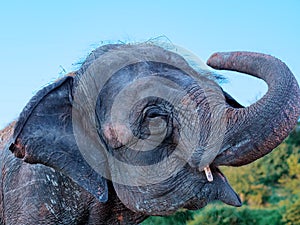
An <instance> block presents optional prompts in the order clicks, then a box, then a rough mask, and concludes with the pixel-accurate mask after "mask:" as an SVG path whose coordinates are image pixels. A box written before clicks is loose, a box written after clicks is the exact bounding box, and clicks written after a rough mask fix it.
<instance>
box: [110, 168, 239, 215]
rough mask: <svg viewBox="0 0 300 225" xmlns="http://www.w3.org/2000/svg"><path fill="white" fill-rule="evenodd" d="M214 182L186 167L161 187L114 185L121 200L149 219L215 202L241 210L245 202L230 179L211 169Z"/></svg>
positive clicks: (162, 183) (202, 173)
mask: <svg viewBox="0 0 300 225" xmlns="http://www.w3.org/2000/svg"><path fill="white" fill-rule="evenodd" d="M211 171H212V174H213V178H214V179H213V181H211V182H210V181H208V180H207V177H206V175H205V173H204V172H203V171H202V172H199V171H197V170H195V169H192V168H190V167H185V168H184V169H183V170H182V171H180V172H179V173H177V174H176V175H175V176H173V177H171V178H169V179H168V180H165V181H163V182H161V183H158V184H153V185H148V186H139V187H137V186H126V185H120V184H117V183H113V185H114V188H115V190H116V193H117V195H118V197H119V199H120V200H121V201H122V202H123V204H124V205H126V207H128V208H129V209H131V210H132V211H134V212H142V213H144V214H146V215H160V216H164V215H170V214H172V213H174V212H176V211H177V210H178V209H180V208H185V209H189V210H197V209H200V208H203V207H205V206H206V205H207V204H208V203H210V202H212V201H218V200H219V201H222V202H224V203H226V204H228V205H232V206H236V207H239V206H241V205H242V202H241V199H240V198H239V196H238V195H237V194H236V192H235V191H234V190H233V189H232V187H231V186H230V184H229V183H228V181H227V179H226V177H225V176H224V175H223V173H222V172H221V171H220V170H219V169H218V168H217V167H212V168H211Z"/></svg>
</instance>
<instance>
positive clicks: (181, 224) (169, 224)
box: [142, 210, 193, 225]
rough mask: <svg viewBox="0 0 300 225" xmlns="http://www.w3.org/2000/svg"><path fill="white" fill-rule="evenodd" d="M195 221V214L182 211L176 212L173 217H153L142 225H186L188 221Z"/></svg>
mask: <svg viewBox="0 0 300 225" xmlns="http://www.w3.org/2000/svg"><path fill="white" fill-rule="evenodd" d="M192 219H193V212H192V211H187V210H182V211H178V212H176V213H175V214H174V215H172V216H166V217H159V216H152V217H150V218H148V219H147V220H145V221H144V222H143V223H142V225H155V224H159V225H173V224H174V225H185V224H186V221H188V220H192Z"/></svg>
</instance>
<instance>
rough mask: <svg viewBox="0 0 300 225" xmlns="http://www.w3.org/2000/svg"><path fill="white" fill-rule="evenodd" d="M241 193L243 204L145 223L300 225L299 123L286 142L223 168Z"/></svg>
mask: <svg viewBox="0 0 300 225" xmlns="http://www.w3.org/2000/svg"><path fill="white" fill-rule="evenodd" d="M221 170H222V171H223V172H224V174H225V175H226V176H227V178H228V180H229V182H230V184H231V185H232V186H233V188H234V189H235V190H236V191H237V193H239V195H240V197H241V199H242V201H243V203H244V205H243V206H242V207H241V208H234V207H230V206H226V205H225V204H223V203H220V204H209V205H208V206H207V207H205V208H204V209H201V210H198V211H195V212H191V211H179V212H178V213H176V214H174V215H173V216H169V217H150V218H149V219H147V220H146V221H145V222H144V223H142V224H143V225H156V224H160V225H171V224H174V225H181V224H182V225H184V224H187V225H200V224H201V225H202V224H204V225H205V224H209V225H225V224H226V225H235V224H238V225H244V224H245V225H246V224H247V225H248V224H258V225H265V224H266V225H271V224H272V225H281V224H287V225H294V224H295V225H297V224H298V225H300V123H299V124H298V126H297V128H296V129H295V130H294V131H293V132H292V133H291V134H290V136H289V137H288V138H287V139H286V141H285V142H284V143H282V144H281V145H280V146H278V147H277V148H276V149H275V150H273V152H272V153H271V154H269V155H267V156H265V157H263V158H261V159H259V160H257V161H256V162H254V163H252V164H249V165H247V166H243V167H240V168H234V167H224V168H221Z"/></svg>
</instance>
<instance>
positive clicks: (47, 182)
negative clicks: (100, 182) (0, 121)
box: [0, 123, 146, 225]
mask: <svg viewBox="0 0 300 225" xmlns="http://www.w3.org/2000/svg"><path fill="white" fill-rule="evenodd" d="M13 125H14V123H12V124H11V125H9V126H8V127H6V128H5V129H4V130H2V131H0V137H1V142H0V148H1V151H0V166H1V171H2V173H1V174H0V176H1V189H0V224H3V225H4V224H5V225H16V224H20V225H32V224H49V225H50V224H70V225H76V224H89V225H92V224H93V225H97V224H137V223H139V222H141V221H142V220H144V219H145V218H146V216H145V215H142V214H140V213H134V212H132V211H130V210H129V209H127V208H126V207H125V206H124V205H123V204H122V203H121V202H120V200H119V199H118V197H117V196H116V194H115V192H114V191H113V188H112V187H111V188H110V189H109V192H110V193H109V194H110V198H109V201H108V202H107V203H100V202H99V201H98V200H97V199H96V198H95V197H94V196H92V195H91V194H90V193H88V192H87V191H85V190H84V189H83V188H81V187H80V186H79V185H77V184H76V183H74V182H73V181H72V180H71V179H70V178H68V177H66V176H65V175H63V174H62V173H60V172H58V171H55V170H54V169H52V168H49V167H46V166H44V165H41V164H28V163H25V162H24V161H22V160H21V159H18V158H16V157H14V156H13V154H12V153H11V152H10V151H9V150H8V145H7V143H8V142H9V140H10V139H11V135H12V131H13Z"/></svg>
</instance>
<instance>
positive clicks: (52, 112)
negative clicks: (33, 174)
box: [10, 76, 108, 202]
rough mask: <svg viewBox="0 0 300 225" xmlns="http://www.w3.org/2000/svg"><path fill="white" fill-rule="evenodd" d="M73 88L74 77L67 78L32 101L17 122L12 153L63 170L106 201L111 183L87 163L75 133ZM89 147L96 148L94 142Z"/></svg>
mask: <svg viewBox="0 0 300 225" xmlns="http://www.w3.org/2000/svg"><path fill="white" fill-rule="evenodd" d="M72 87H73V78H72V77H70V76H67V77H64V78H63V79H61V80H59V81H57V82H55V83H53V84H51V85H49V86H47V87H45V88H44V89H42V90H41V91H39V92H38V93H37V94H36V95H35V96H34V97H33V98H32V99H31V100H30V102H29V103H28V104H27V106H26V107H25V108H24V110H23V112H22V113H21V114H20V117H19V119H18V121H17V124H16V126H15V131H14V135H13V143H12V144H11V146H10V150H11V151H12V152H13V153H14V154H15V156H17V157H19V158H23V160H24V161H25V162H28V163H41V164H44V165H46V166H49V167H52V168H54V169H56V170H59V171H61V172H62V173H64V174H65V175H67V176H68V177H70V178H71V179H72V180H73V181H74V182H76V183H77V184H79V185H80V186H82V187H83V188H84V189H86V190H87V191H89V192H90V193H91V194H93V195H94V196H95V197H96V198H97V199H98V200H99V201H100V202H106V201H107V198H108V196H107V195H108V190H107V181H106V179H105V178H103V177H102V176H101V175H100V174H98V173H97V172H96V171H94V170H93V168H92V167H91V166H90V165H89V164H88V163H87V162H86V160H85V159H84V157H83V155H82V154H81V151H80V150H79V148H78V145H77V143H76V139H75V136H74V133H73V124H72V109H73V108H72ZM82 129H83V128H82ZM82 133H83V134H84V133H88V132H86V131H85V130H82ZM85 146H89V147H90V148H95V146H93V143H89V144H88V145H85ZM86 152H88V151H86ZM103 161H105V159H103Z"/></svg>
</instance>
